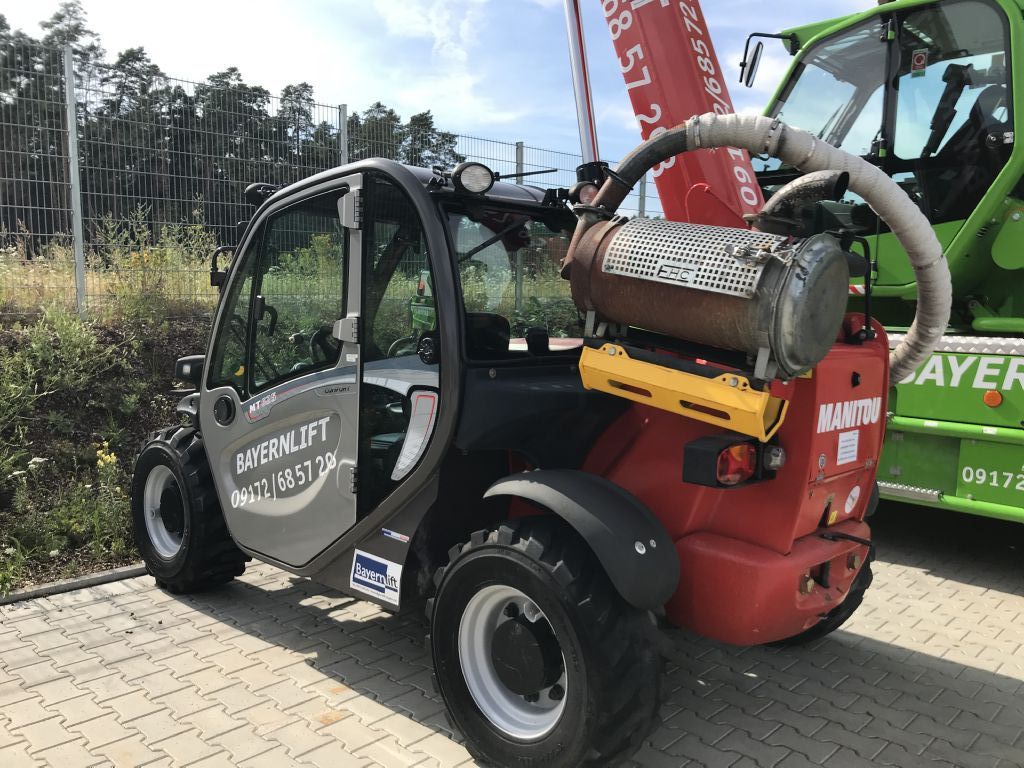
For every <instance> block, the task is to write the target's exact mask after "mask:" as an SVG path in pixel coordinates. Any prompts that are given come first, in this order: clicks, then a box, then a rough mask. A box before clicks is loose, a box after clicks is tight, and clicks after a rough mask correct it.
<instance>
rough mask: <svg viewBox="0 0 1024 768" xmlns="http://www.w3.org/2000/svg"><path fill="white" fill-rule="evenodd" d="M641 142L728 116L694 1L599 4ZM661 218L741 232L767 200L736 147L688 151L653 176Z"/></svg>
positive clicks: (729, 103) (728, 102)
mask: <svg viewBox="0 0 1024 768" xmlns="http://www.w3.org/2000/svg"><path fill="white" fill-rule="evenodd" d="M602 5H603V8H604V12H605V21H606V22H607V24H608V31H609V33H610V34H611V38H612V42H613V43H614V44H615V51H616V53H617V54H618V55H619V67H620V69H621V70H622V76H623V78H624V79H625V81H626V90H627V92H628V93H629V98H630V101H631V102H632V104H633V111H634V112H635V114H636V117H637V122H638V123H639V124H640V134H641V136H642V137H643V138H644V140H646V139H648V138H650V137H652V136H657V135H659V134H661V133H664V132H665V131H666V130H668V129H670V128H674V127H675V126H677V125H680V124H682V123H684V122H686V121H687V120H688V119H689V118H690V117H692V116H693V115H697V114H703V113H706V112H713V113H715V114H718V115H724V114H728V113H731V112H733V106H732V100H731V99H730V98H729V91H728V89H727V88H726V85H725V76H724V74H723V72H722V68H721V66H719V63H718V57H717V56H716V55H715V49H714V46H713V45H712V43H711V37H710V35H709V34H708V29H707V25H706V23H705V21H704V14H703V12H702V11H701V7H700V3H699V2H698V0H682V1H681V2H671V3H665V2H662V0H639V1H638V0H632V2H630V0H606V2H604V3H602ZM653 174H654V180H655V183H656V184H657V186H658V194H659V195H660V196H661V202H662V207H663V208H664V211H665V216H666V218H668V219H671V220H674V221H690V222H694V223H701V224H718V225H722V226H736V227H745V226H746V224H745V223H744V222H743V220H742V218H741V217H742V216H743V215H744V214H748V213H750V214H753V213H757V212H758V211H759V210H760V209H761V206H762V204H763V203H764V199H763V198H762V196H761V189H760V187H759V186H758V184H757V179H756V177H755V176H754V169H753V166H752V165H751V164H750V155H748V154H747V152H746V151H745V150H741V149H736V148H735V147H729V148H722V149H716V150H702V151H699V152H689V153H687V154H686V155H681V156H676V157H672V158H669V159H668V160H666V161H665V162H663V163H659V164H658V165H657V166H655V168H654V170H653Z"/></svg>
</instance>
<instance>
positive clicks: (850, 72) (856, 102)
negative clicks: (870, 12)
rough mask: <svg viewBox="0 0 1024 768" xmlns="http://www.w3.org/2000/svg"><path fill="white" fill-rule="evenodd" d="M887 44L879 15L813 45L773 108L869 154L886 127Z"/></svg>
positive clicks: (852, 150)
mask: <svg viewBox="0 0 1024 768" xmlns="http://www.w3.org/2000/svg"><path fill="white" fill-rule="evenodd" d="M884 82H885V44H884V42H883V37H882V23H881V22H880V21H879V20H878V19H873V20H871V21H866V22H862V23H861V24H858V25H856V26H853V27H851V28H850V29H848V30H846V31H845V32H842V33H840V34H838V35H835V36H834V37H831V38H829V39H828V40H825V41H823V42H821V43H819V44H818V45H816V46H814V47H813V48H811V49H810V50H809V51H808V52H807V54H806V55H805V56H804V58H803V59H802V61H801V62H800V64H799V65H797V68H796V69H795V71H794V72H793V76H792V78H791V79H790V82H789V85H788V86H787V88H786V89H785V91H783V93H782V96H781V97H780V98H779V100H778V101H776V102H775V104H774V106H773V107H772V110H771V116H772V117H778V118H779V119H781V120H782V121H783V122H785V123H786V124H787V125H792V126H795V127H797V128H802V129H803V130H805V131H807V132H809V133H812V134H814V135H815V136H817V137H818V138H819V139H823V140H825V141H827V142H828V143H829V144H831V145H832V146H834V147H841V148H842V149H845V150H846V151H847V152H850V153H851V154H855V155H867V154H868V153H869V152H870V151H871V143H872V142H873V141H874V139H875V137H876V136H877V135H878V133H879V131H880V129H881V127H882V95H883V89H882V84H883V83H884Z"/></svg>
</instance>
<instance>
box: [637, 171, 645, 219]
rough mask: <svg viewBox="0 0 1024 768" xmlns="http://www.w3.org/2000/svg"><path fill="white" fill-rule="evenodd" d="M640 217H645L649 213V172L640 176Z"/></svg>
mask: <svg viewBox="0 0 1024 768" xmlns="http://www.w3.org/2000/svg"><path fill="white" fill-rule="evenodd" d="M638 215H639V216H640V218H641V219H642V218H644V217H645V216H646V215H647V174H646V173H645V174H644V175H643V176H641V177H640V210H639V212H638Z"/></svg>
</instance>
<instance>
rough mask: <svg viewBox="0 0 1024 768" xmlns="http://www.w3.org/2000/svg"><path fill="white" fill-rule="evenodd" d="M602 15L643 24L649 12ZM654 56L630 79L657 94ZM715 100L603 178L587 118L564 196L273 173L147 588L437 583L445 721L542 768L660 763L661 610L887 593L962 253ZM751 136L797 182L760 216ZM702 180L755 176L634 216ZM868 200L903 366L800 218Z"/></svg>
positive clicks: (766, 628) (173, 446) (435, 645)
mask: <svg viewBox="0 0 1024 768" xmlns="http://www.w3.org/2000/svg"><path fill="white" fill-rule="evenodd" d="M678 6H679V7H685V8H692V7H693V6H691V5H687V4H686V3H682V4H678ZM604 7H605V10H606V13H608V15H609V19H610V23H609V26H610V27H611V26H612V25H613V24H617V27H616V28H617V29H619V30H620V32H621V35H620V38H621V37H622V35H625V34H626V33H629V32H630V31H631V30H635V29H636V28H639V24H638V19H639V16H638V14H640V13H642V12H644V11H646V10H650V9H654V8H658V7H661V3H660V0H659V2H650V3H648V2H644V1H643V0H634V1H633V2H632V3H627V2H618V1H617V0H605V2H604ZM613 14H617V15H613ZM687 19H689V22H690V23H691V24H692V23H694V19H693V17H692V16H689V15H687V16H685V17H683V26H684V27H686V26H688V25H687V24H686V20H687ZM614 34H615V33H614V31H613V36H614ZM579 41H580V47H579V53H580V56H579V57H577V60H578V62H579V63H580V66H579V67H578V72H577V75H578V76H579V77H578V79H579V81H580V82H583V83H584V84H585V82H586V81H585V76H586V75H585V68H584V67H583V66H582V62H583V56H582V37H580V38H579ZM641 43H642V41H641ZM641 43H634V44H631V45H630V47H629V50H631V51H632V52H633V58H632V61H633V63H632V64H630V63H629V62H630V60H629V57H628V55H627V56H626V58H625V59H624V61H623V67H624V69H627V75H629V76H630V77H632V76H633V75H638V76H641V77H640V79H641V80H643V79H648V80H650V81H651V82H652V83H653V82H659V83H661V84H664V83H665V80H664V79H658V78H656V75H657V74H658V73H657V71H656V70H654V69H651V64H652V62H654V61H655V59H656V57H657V56H658V54H657V51H656V50H655V49H653V48H650V47H646V48H645V47H644V45H643V44H641ZM637 45H639V46H640V47H636V46H637ZM693 48H694V50H695V51H699V52H700V53H701V56H703V57H704V58H705V59H706V60H707V61H712V59H711V58H709V57H710V44H706V48H701V47H700V46H698V45H696V44H695V45H694V46H693ZM705 50H706V53H705ZM627 54H628V51H627ZM705 66H708V65H705ZM715 66H717V65H715ZM709 77H710V74H709ZM630 82H634V81H633V80H630ZM717 82H718V81H717V80H709V81H708V85H707V92H708V94H709V96H712V97H716V98H717V99H722V100H724V96H723V95H722V93H723V92H724V88H722V89H721V90H719V86H715V85H713V84H712V83H717ZM644 87H645V88H647V87H650V84H646V85H644ZM640 88H641V87H640V86H637V87H636V88H632V89H630V93H631V94H640V93H641V90H640ZM643 93H647V91H643ZM582 101H583V102H586V101H587V99H582ZM645 106H646V105H645ZM658 106H659V109H658V110H654V103H653V102H651V109H650V110H649V111H647V112H644V114H645V115H647V116H649V117H651V119H652V120H653V119H654V118H653V115H654V114H655V113H656V112H657V113H658V114H659V115H661V116H662V117H664V119H669V114H668V112H667V111H666V109H665V107H664V105H661V104H660V102H659V103H658ZM694 111H695V112H697V113H698V114H697V115H696V116H694V117H690V116H689V115H687V116H686V117H687V118H688V119H678V120H677V124H672V125H658V126H657V129H656V130H652V131H650V134H651V135H649V136H648V137H647V139H646V140H645V141H644V142H643V143H642V144H641V145H640V146H639V147H637V148H636V149H635V150H634V151H633V152H631V153H630V154H629V155H628V156H627V157H626V158H625V159H624V160H623V161H622V162H621V163H620V164H619V165H618V166H617V167H616V168H615V169H614V170H613V169H609V168H606V167H603V166H601V164H600V163H597V152H596V139H594V138H593V133H591V138H592V142H591V143H592V146H593V152H592V153H591V154H590V155H589V156H588V160H590V161H592V162H591V163H589V164H584V166H583V167H582V170H581V177H582V179H581V181H580V183H578V184H577V185H575V187H574V188H573V189H572V190H567V189H542V188H539V187H535V186H530V185H521V184H508V183H505V182H503V181H501V179H500V178H499V177H498V174H496V173H494V172H493V171H492V170H491V169H489V168H487V167H486V166H484V165H483V164H481V163H473V162H469V163H462V164H460V165H459V166H458V167H456V168H454V169H451V170H444V169H424V168H412V167H408V166H404V165H401V164H399V163H396V162H394V161H391V160H384V159H370V160H362V161H359V162H356V163H351V164H348V165H345V166H342V167H339V168H336V169H333V170H330V171H326V172H324V173H320V174H317V175H315V176H312V177H310V178H308V179H305V180H303V181H301V182H298V183H295V184H292V185H290V186H287V187H284V188H280V189H279V188H276V187H272V186H268V185H260V184H254V185H252V186H251V187H250V188H249V190H248V191H247V198H248V199H249V200H250V201H251V202H252V203H254V204H255V205H256V210H255V213H254V215H253V217H252V219H251V220H250V221H249V223H248V225H247V226H246V228H245V232H244V234H243V235H242V237H241V239H240V241H239V243H238V244H237V245H236V246H235V247H234V249H233V250H234V257H233V258H232V260H231V263H230V265H229V266H228V268H227V269H226V270H222V269H220V267H219V266H218V264H217V255H218V254H217V253H215V254H214V256H213V260H212V264H211V281H212V282H213V284H215V285H217V286H219V287H220V288H221V290H222V294H221V299H220V303H219V305H218V308H217V313H216V317H215V319H214V325H213V330H212V333H211V338H210V344H209V348H208V350H207V353H206V354H205V355H195V356H191V357H186V358H182V359H181V360H179V361H178V365H177V370H176V376H177V378H178V379H180V380H182V381H186V382H189V383H191V384H192V385H193V386H194V387H195V391H194V392H192V393H191V394H188V395H187V396H186V397H185V398H184V399H183V400H182V401H181V403H180V404H179V406H178V409H177V412H178V415H179V416H180V417H181V418H180V419H179V421H181V423H180V424H178V425H175V426H170V427H168V428H167V429H164V430H161V431H159V432H157V433H155V434H154V435H153V436H152V438H151V440H150V441H149V442H148V443H147V445H146V446H145V447H144V448H143V451H142V453H141V455H140V457H139V459H138V461H137V463H136V466H135V472H134V476H133V480H132V514H133V518H134V524H135V532H136V539H137V542H138V546H139V549H140V552H141V553H142V556H143V558H144V559H145V561H146V565H147V567H148V569H149V571H150V572H151V573H152V574H153V575H154V576H155V578H156V580H157V582H158V583H159V584H161V585H162V586H163V587H165V588H166V589H168V590H171V591H173V592H188V591H192V590H198V589H203V588H207V587H210V586H213V585H217V584H221V583H224V582H226V581H229V580H231V579H232V578H234V577H235V576H237V575H239V574H240V573H241V572H242V570H243V568H244V566H245V562H246V561H247V560H248V559H250V558H258V559H260V560H264V561H266V562H269V563H273V564H275V565H277V566H279V567H281V568H283V569H285V570H287V571H290V572H292V573H295V574H297V575H301V576H308V577H310V578H313V579H316V580H317V581H319V582H321V583H324V584H327V585H329V586H333V587H336V588H338V589H340V590H343V591H345V592H347V593H350V594H352V595H354V596H356V597H358V598H361V599H364V600H371V601H373V602H374V603H376V604H378V605H380V606H382V607H383V608H385V609H387V610H390V611H398V610H400V609H401V608H403V607H407V606H409V605H413V606H423V605H424V601H425V606H426V613H427V619H428V622H429V629H428V632H429V638H428V647H429V652H430V656H431V659H432V661H433V665H434V672H435V677H436V682H437V686H438V689H439V691H440V694H441V696H442V697H443V699H444V702H445V704H446V706H447V709H448V712H449V714H450V716H451V719H452V722H453V723H454V725H455V726H456V727H457V728H458V729H459V730H460V731H461V732H462V733H463V734H464V736H465V738H466V744H467V747H468V749H469V750H470V752H471V753H472V754H473V755H474V757H476V758H477V759H478V760H480V761H481V762H483V763H485V764H490V765H501V766H522V767H523V768H526V767H527V766H530V767H533V768H539V767H540V766H550V767H554V766H558V767H564V768H570V767H571V768H576V767H577V766H599V765H608V764H611V763H613V762H615V761H618V760H621V759H623V758H624V757H626V756H628V755H629V754H631V753H632V751H633V750H634V749H636V747H637V746H638V745H639V744H640V743H641V742H642V740H643V739H644V737H645V736H646V734H647V733H648V732H649V730H650V728H651V727H652V725H653V724H654V722H655V720H656V717H657V711H658V707H659V686H660V682H661V660H660V657H659V654H658V652H657V647H658V645H657V638H656V634H655V633H656V622H655V620H654V619H655V618H660V619H661V620H663V621H666V622H668V623H670V624H672V625H676V626H681V627H686V628H688V629H690V630H692V631H694V632H698V633H701V634H703V635H705V636H708V637H711V638H715V639H718V640H721V641H725V642H729V643H735V644H740V645H749V644H757V643H771V642H799V641H802V640H806V639H808V638H813V637H820V636H822V635H824V634H826V633H828V632H831V631H832V630H834V629H835V628H837V627H838V626H839V625H840V624H842V622H843V621H845V620H846V618H847V617H849V615H850V614H851V613H852V612H853V611H854V610H855V609H856V607H857V605H858V604H859V603H860V601H861V598H862V596H863V594H864V591H865V590H866V589H867V587H868V585H869V583H870V581H871V571H870V560H871V552H872V545H871V540H870V530H869V528H868V525H867V524H866V523H865V522H864V518H865V517H866V515H867V514H868V512H869V511H870V509H871V507H872V505H873V504H874V503H875V494H874V487H875V471H876V466H877V461H878V456H879V451H880V450H881V445H882V439H883V432H884V429H885V420H884V414H885V412H886V393H887V391H888V383H889V379H890V376H896V377H898V376H902V375H903V374H904V373H905V372H907V371H909V370H912V369H913V368H914V367H915V366H916V365H917V364H918V362H919V361H920V360H921V358H922V356H924V355H927V354H928V352H929V351H930V350H931V348H932V347H933V346H934V344H935V342H936V340H937V338H938V336H939V335H940V334H941V332H942V329H943V328H944V327H945V318H946V317H947V316H948V314H949V277H948V272H947V270H946V264H945V261H944V260H943V257H942V250H941V248H940V247H939V244H938V242H937V241H936V239H935V236H934V234H933V233H932V230H931V228H930V227H929V226H928V223H927V220H925V219H924V217H923V216H922V214H921V213H920V211H919V210H918V209H917V208H916V207H915V206H914V205H912V204H911V203H910V202H909V200H908V198H907V196H906V195H905V194H903V192H902V191H901V190H900V189H899V187H897V186H896V185H895V184H894V183H893V182H892V181H891V180H890V179H889V178H888V177H886V176H885V175H884V174H882V173H881V172H879V171H878V170H877V169H875V168H874V167H873V166H871V165H869V164H868V163H866V162H864V161H863V160H861V159H859V158H857V157H852V156H850V155H848V154H846V153H845V152H843V151H841V150H838V149H835V148H833V147H830V146H828V145H827V144H825V143H823V142H821V141H819V140H818V139H816V138H815V137H814V136H811V135H809V134H807V133H804V132H802V131H799V130H795V129H792V128H789V127H788V126H786V125H784V124H783V123H781V122H779V121H776V120H772V119H769V118H764V117H741V116H736V115H731V114H728V113H727V112H728V109H727V105H726V107H723V108H722V109H720V110H714V109H712V110H706V111H704V112H703V113H701V110H700V109H695V110H694ZM586 112H587V115H589V107H588V108H587V110H586ZM587 119H588V120H589V119H590V118H589V117H588V118H587ZM659 119H660V118H659ZM591 125H592V121H591ZM746 152H757V153H765V154H768V155H772V156H775V157H779V158H781V159H782V160H783V161H784V162H787V163H789V164H792V165H793V166H795V167H798V168H801V169H803V170H805V171H807V172H808V173H807V175H806V176H803V177H801V178H800V179H798V180H796V181H794V182H792V183H791V184H790V185H788V186H787V187H784V188H783V189H781V190H779V191H778V192H777V193H776V194H775V196H773V198H772V201H771V203H772V206H773V207H766V208H761V207H760V205H759V204H760V201H759V200H758V199H756V189H753V190H746V186H747V184H748V178H747V176H746V175H745V174H746V173H747V171H746V168H747V166H746V165H745V162H746V160H745V153H746ZM693 164H695V166H696V167H699V168H706V169H712V168H717V169H718V171H719V172H721V173H722V174H725V175H726V177H727V178H728V177H729V175H730V174H731V178H733V179H734V180H735V181H736V182H737V184H738V185H739V186H738V187H736V188H735V189H733V190H732V191H731V192H728V191H727V188H725V187H722V188H718V187H716V186H715V184H714V183H710V184H708V185H707V188H706V189H705V188H703V187H700V186H699V185H694V186H693V188H692V189H689V190H687V192H686V193H685V194H684V195H681V196H679V197H678V199H677V198H674V197H672V196H670V195H666V194H665V193H663V194H662V200H663V203H664V204H665V206H666V210H669V211H676V210H681V211H685V212H687V213H688V214H689V215H688V217H687V218H688V219H689V221H687V222H682V221H666V220H651V219H644V218H633V219H625V218H623V217H621V216H619V215H618V213H617V211H618V208H619V206H620V205H621V203H622V202H623V200H624V199H625V197H626V195H627V194H628V193H629V190H630V189H631V188H632V187H633V186H634V185H635V184H636V183H637V182H638V181H639V180H640V179H641V178H643V177H644V176H645V175H646V174H647V173H649V172H651V171H652V170H653V171H654V172H655V173H659V172H661V173H671V172H673V170H675V169H677V168H687V167H690V166H691V165H693ZM707 178H710V177H707ZM847 185H848V186H849V188H850V189H851V190H853V191H855V192H857V193H858V194H860V195H862V196H863V197H864V198H865V199H866V200H867V201H868V202H869V203H870V204H871V206H872V207H873V208H874V210H875V211H877V213H878V215H879V216H880V217H881V218H882V219H884V220H885V221H886V222H888V223H889V225H890V226H891V228H892V230H893V232H895V233H897V236H898V237H899V238H900V240H901V242H902V243H903V245H904V246H905V248H906V253H907V254H908V256H909V259H910V262H911V264H912V265H913V267H914V269H915V270H916V272H917V275H918V286H919V297H918V298H919V300H918V303H917V318H916V320H915V322H914V324H913V326H912V327H911V328H910V329H909V331H908V332H907V334H906V336H905V338H904V340H903V341H902V343H901V344H900V345H899V346H898V347H897V348H896V349H895V350H894V351H893V352H892V354H890V352H889V345H888V342H887V340H886V335H885V332H884V330H883V329H882V327H881V326H880V325H879V324H878V323H877V322H875V321H874V320H873V319H872V318H871V317H870V315H869V314H867V313H847V312H846V296H847V285H848V282H849V276H850V272H851V269H852V270H856V269H857V268H858V267H859V266H860V265H861V264H862V257H861V256H859V255H857V254H855V253H852V252H851V248H852V247H853V241H852V240H851V239H850V238H849V237H848V236H847V235H846V233H844V232H841V231H836V232H821V233H818V234H814V235H811V236H798V235H793V234H791V233H788V232H785V231H778V230H782V228H783V227H782V225H783V224H784V220H785V219H786V218H787V216H791V215H793V214H794V211H795V212H799V210H800V209H801V206H804V205H806V204H807V203H808V201H813V200H815V199H821V198H827V197H834V196H835V195H836V194H838V193H839V190H841V189H843V188H845V187H846V186H847ZM745 190H746V191H745ZM751 194H754V195H755V197H754V198H751V196H750V195H751ZM730 195H732V196H731V197H730ZM748 203H749V204H748ZM673 206H674V207H673ZM741 206H747V207H741ZM730 212H732V213H730ZM742 213H749V214H751V215H752V216H753V220H754V221H755V223H756V224H757V228H754V229H752V228H749V227H746V226H745V220H744V219H743V218H741V217H740V214H742ZM704 219H707V222H705V221H703V220H704Z"/></svg>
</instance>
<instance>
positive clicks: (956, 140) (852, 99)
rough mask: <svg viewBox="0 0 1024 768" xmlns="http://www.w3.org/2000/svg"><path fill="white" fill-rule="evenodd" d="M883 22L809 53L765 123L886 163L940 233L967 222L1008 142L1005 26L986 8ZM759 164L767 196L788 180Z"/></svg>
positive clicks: (978, 1) (950, 6)
mask: <svg viewBox="0 0 1024 768" xmlns="http://www.w3.org/2000/svg"><path fill="white" fill-rule="evenodd" d="M886 19H887V20H886V21H884V22H883V20H882V19H881V18H877V17H876V18H873V19H870V20H868V21H863V22H860V23H858V24H855V25H853V26H851V27H849V28H848V29H845V30H843V31H841V32H837V33H835V34H833V35H830V36H828V37H827V38H825V39H823V40H821V41H820V42H818V43H815V44H813V45H811V46H810V47H808V49H807V51H806V53H805V54H804V55H803V58H802V59H801V60H800V62H799V63H798V64H797V65H796V66H795V67H794V69H793V73H792V75H791V77H790V80H789V82H788V83H787V85H786V87H785V88H784V89H783V91H782V94H781V96H780V97H779V99H778V100H777V101H776V102H775V103H774V104H773V105H772V107H771V109H770V111H769V114H770V115H771V116H774V117H778V118H780V119H781V120H782V121H784V122H786V123H787V124H789V125H793V126H796V127H798V128H802V129H804V130H805V131H809V132H810V133H812V134H814V135H815V136H817V137H818V138H820V139H822V140H823V141H826V142H828V143H829V144H831V145H832V146H835V147H840V148H842V149H844V150H846V151H847V152H850V153H851V154H855V155H860V156H861V157H866V158H868V159H869V160H870V161H871V162H874V163H876V164H877V165H879V166H880V167H881V168H882V169H883V170H884V171H885V172H886V173H888V174H889V175H890V176H891V177H892V178H893V179H894V180H895V181H896V182H897V183H898V184H899V185H900V186H901V187H902V188H903V190H904V191H905V192H906V193H907V194H908V195H909V196H910V197H911V199H912V200H914V202H915V203H916V204H917V205H918V207H919V208H920V209H921V210H922V212H923V213H925V215H926V216H928V218H929V219H930V220H931V222H932V223H933V224H937V223H942V222H947V221H957V220H961V219H964V218H966V217H967V216H969V215H970V214H971V212H972V211H973V210H974V208H975V207H976V205H977V204H978V202H979V201H980V200H981V198H982V196H983V195H984V194H985V192H986V190H988V188H989V187H990V186H991V184H992V182H993V181H994V180H995V178H996V176H997V175H998V173H999V171H1000V170H1001V169H1002V167H1003V166H1004V165H1005V163H1006V161H1007V158H1008V157H1009V149H1010V146H1011V144H1012V103H1011V96H1012V89H1011V84H1010V71H1011V69H1012V68H1011V62H1010V61H1009V60H1008V59H1009V57H1008V52H1007V29H1006V18H1005V16H1004V14H1003V13H1002V12H1001V11H1000V10H999V9H998V7H997V6H995V5H994V4H992V3H990V2H988V1H987V0H948V2H945V3H942V4H941V5H930V6H923V7H920V8H913V9H910V10H907V11H903V12H897V13H893V14H890V15H887V16H886ZM890 30H891V31H892V34H890ZM887 68H889V71H891V73H892V78H891V82H892V89H891V91H890V92H889V98H888V103H889V109H888V110H887V114H886V113H885V112H886V111H885V110H883V107H884V106H885V101H886V92H885V85H884V84H885V83H886V81H887V80H888V79H889V78H887V77H886V71H887ZM883 119H884V121H885V125H884V126H883ZM883 138H884V143H883V142H882V139H883ZM761 162H762V163H763V165H761V167H756V166H755V167H756V168H757V170H758V171H759V173H762V174H764V175H762V177H761V178H762V184H763V185H764V186H765V187H766V189H768V190H769V191H770V190H771V188H772V186H771V185H772V184H773V183H775V182H776V181H778V182H780V183H783V182H785V181H787V180H788V179H787V178H785V175H786V174H787V173H792V172H793V169H792V168H788V167H782V166H781V164H780V163H779V161H778V160H774V159H772V160H767V159H765V158H761ZM777 170H778V171H780V174H779V175H778V176H772V172H774V171H777ZM845 201H846V202H851V203H860V202H862V200H861V199H860V198H859V197H858V196H857V195H854V194H853V193H850V192H848V193H847V195H846V197H845ZM882 226H883V229H884V225H882Z"/></svg>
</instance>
